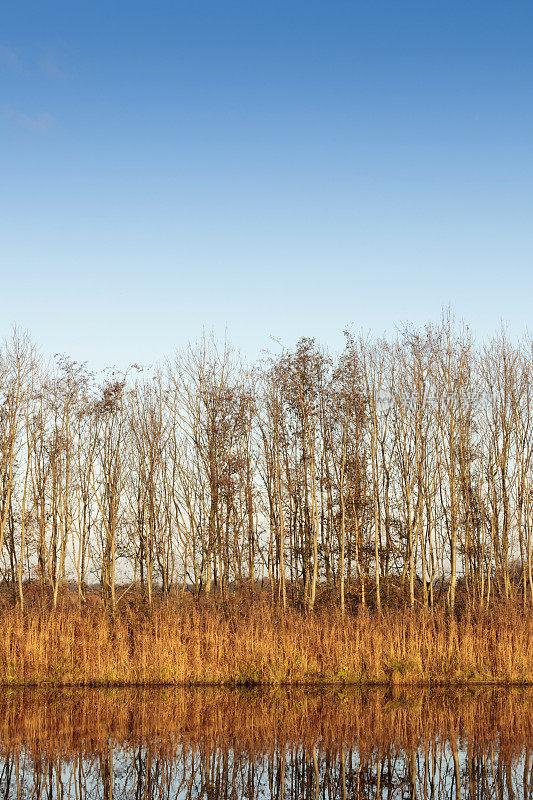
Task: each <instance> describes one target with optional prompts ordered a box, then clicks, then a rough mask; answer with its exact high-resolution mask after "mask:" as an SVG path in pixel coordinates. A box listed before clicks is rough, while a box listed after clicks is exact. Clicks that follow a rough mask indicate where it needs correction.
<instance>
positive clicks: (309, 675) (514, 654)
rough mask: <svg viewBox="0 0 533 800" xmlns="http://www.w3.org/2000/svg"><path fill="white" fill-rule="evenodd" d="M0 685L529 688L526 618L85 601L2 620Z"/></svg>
mask: <svg viewBox="0 0 533 800" xmlns="http://www.w3.org/2000/svg"><path fill="white" fill-rule="evenodd" d="M1 617H2V632H3V636H2V637H1V639H0V682H1V683H3V684H25V685H34V684H35V685H40V684H52V685H65V684H71V685H91V684H105V685H114V684H144V685H156V684H167V685H172V684H228V685H235V684H262V685H276V684H320V683H332V684H365V683H375V684H393V685H394V684H425V685H428V684H450V685H452V684H465V683H487V682H497V683H505V684H525V683H533V617H532V615H531V614H523V613H522V612H521V610H520V609H519V608H514V607H507V608H503V607H502V608H501V609H498V610H495V611H494V612H490V613H480V614H477V615H472V614H465V615H464V616H461V617H459V618H450V617H449V616H446V615H444V614H443V613H440V612H435V613H432V614H429V613H427V614H420V613H418V614H416V615H415V614H412V613H410V612H408V611H388V612H385V613H383V614H381V615H378V614H377V613H374V612H370V611H366V612H359V613H356V614H347V615H346V616H345V617H344V618H343V617H342V616H341V615H340V613H339V612H337V611H335V610H327V609H324V610H318V611H317V612H315V613H313V614H308V613H305V612H301V611H298V610H295V609H289V610H287V612H285V613H283V612H281V611H280V610H279V609H278V608H276V607H273V606H271V605H270V604H269V603H268V602H267V601H265V600H261V599H256V600H255V601H254V603H253V604H244V603H240V604H239V603H238V602H237V601H236V602H234V603H233V604H231V605H230V607H227V606H225V607H224V608H219V607H217V606H216V605H214V604H210V605H203V604H201V603H196V602H194V601H191V602H189V603H185V602H184V603H179V602H177V601H176V602H169V603H168V604H167V603H163V602H161V603H156V604H155V605H154V606H153V608H152V609H151V610H150V612H148V611H146V610H143V608H142V606H140V605H139V604H132V605H125V606H124V607H122V608H120V609H119V610H118V611H117V612H116V614H115V616H114V617H112V616H110V615H109V614H108V613H107V612H105V610H104V609H103V608H101V607H100V606H98V605H96V604H87V605H86V606H85V607H84V608H83V609H82V610H79V609H78V608H76V607H75V606H69V607H66V606H65V607H64V608H63V609H62V610H57V611H56V612H53V611H50V610H49V609H45V608H40V607H39V606H38V605H37V604H35V605H32V606H30V607H28V608H27V609H26V610H25V612H24V613H20V611H18V610H17V609H16V608H9V607H5V608H4V609H3V610H2V612H1Z"/></svg>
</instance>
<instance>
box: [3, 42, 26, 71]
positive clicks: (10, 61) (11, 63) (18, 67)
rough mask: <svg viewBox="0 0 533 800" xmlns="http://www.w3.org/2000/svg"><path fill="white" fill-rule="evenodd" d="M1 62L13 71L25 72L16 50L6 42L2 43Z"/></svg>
mask: <svg viewBox="0 0 533 800" xmlns="http://www.w3.org/2000/svg"><path fill="white" fill-rule="evenodd" d="M0 62H1V63H2V64H3V66H4V67H6V69H8V70H10V71H11V72H25V70H24V68H23V66H22V64H21V63H20V58H19V56H18V53H17V52H16V50H13V49H12V48H11V47H7V45H5V44H0Z"/></svg>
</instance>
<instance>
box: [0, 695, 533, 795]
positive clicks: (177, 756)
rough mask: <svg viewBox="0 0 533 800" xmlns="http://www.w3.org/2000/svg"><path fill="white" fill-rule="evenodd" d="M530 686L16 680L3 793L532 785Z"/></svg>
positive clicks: (510, 789) (487, 790) (443, 789)
mask: <svg viewBox="0 0 533 800" xmlns="http://www.w3.org/2000/svg"><path fill="white" fill-rule="evenodd" d="M532 712H533V691H530V690H521V691H520V690H512V691H503V690H498V691H496V690H494V691H483V692H480V693H478V694H474V693H462V694H461V693H457V692H456V693H449V692H446V693H444V692H440V693H439V692H434V693H429V692H419V693H416V692H408V693H401V694H396V695H394V694H391V693H390V692H386V691H381V690H376V691H373V692H372V691H366V692H352V693H340V694H339V693H335V692H325V693H324V692H311V693H309V692H308V693H304V692H279V693H260V694H248V693H243V692H239V693H237V692H229V691H215V690H209V691H205V690H199V691H192V690H191V691H187V690H181V691H176V692H168V691H167V692H156V691H149V692H146V691H142V692H137V693H136V692H131V691H123V690H121V691H117V692H115V693H103V692H98V691H94V690H92V691H87V692H83V693H76V694H71V693H60V694H57V693H54V694H48V693H38V692H34V693H32V692H28V691H23V692H14V693H12V694H10V695H9V696H4V697H3V698H2V699H1V700H0V715H1V716H0V734H1V754H0V759H1V760H0V793H1V796H2V797H4V798H17V800H18V799H19V798H39V800H40V799H41V798H43V800H44V798H47V800H55V799H56V798H57V799H58V800H59V798H61V800H63V798H76V800H89V798H102V799H103V800H110V799H111V798H128V799H129V798H136V799H137V800H141V799H142V800H156V799H157V800H159V799H161V800H163V798H164V799H165V800H171V799H173V798H176V799H177V798H187V800H188V799H189V798H191V799H192V798H209V800H230V798H231V800H233V799H234V798H235V799H236V798H250V800H251V799H252V798H272V800H287V799H288V798H303V799H304V800H318V799H319V798H323V799H324V800H333V798H339V799H341V798H342V800H345V799H347V798H388V799H389V798H390V799H391V800H392V798H399V799H400V798H401V799H402V800H403V798H419V799H420V800H426V799H427V800H429V799H430V798H469V799H471V800H482V799H483V800H485V798H498V800H500V799H503V798H511V799H513V798H528V797H533V753H532V747H531V745H532V741H533V740H532V737H531V734H532V730H531V726H532V720H533V714H532Z"/></svg>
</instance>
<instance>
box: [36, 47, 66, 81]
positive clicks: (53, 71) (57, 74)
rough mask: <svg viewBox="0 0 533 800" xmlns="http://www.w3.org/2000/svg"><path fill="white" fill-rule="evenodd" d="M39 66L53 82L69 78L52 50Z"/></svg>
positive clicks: (49, 50)
mask: <svg viewBox="0 0 533 800" xmlns="http://www.w3.org/2000/svg"><path fill="white" fill-rule="evenodd" d="M39 66H40V68H41V71H42V72H43V73H44V74H45V75H46V77H47V78H50V80H52V81H65V80H67V78H68V75H67V73H66V72H65V70H63V69H61V67H60V66H59V64H58V63H57V56H56V54H55V52H54V51H53V50H51V49H48V50H47V51H46V53H45V56H44V58H43V59H42V60H41V62H40V65H39Z"/></svg>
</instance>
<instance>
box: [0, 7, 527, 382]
mask: <svg viewBox="0 0 533 800" xmlns="http://www.w3.org/2000/svg"><path fill="white" fill-rule="evenodd" d="M0 22H1V25H0V167H1V175H2V180H1V183H0V186H1V189H0V267H1V273H2V282H1V294H0V315H1V319H2V330H3V333H7V332H8V331H9V328H10V326H11V325H12V324H14V323H16V324H18V325H19V326H21V327H22V328H27V329H29V330H30V331H31V332H32V335H33V337H34V338H35V340H36V341H37V342H38V343H39V344H40V345H41V346H42V348H43V350H44V351H45V352H46V353H54V352H57V351H61V352H68V353H69V354H70V355H72V356H73V357H75V358H78V359H81V360H89V361H90V362H91V363H92V364H94V365H95V366H101V365H103V364H107V363H113V364H118V365H121V366H124V365H126V364H127V363H129V362H131V361H140V362H144V363H148V362H150V361H153V360H154V359H158V358H160V357H163V356H165V355H168V354H171V353H172V351H173V349H174V348H175V347H180V346H182V345H184V344H185V343H186V342H187V341H188V340H190V339H195V338H197V337H198V336H199V335H200V334H201V332H202V329H203V328H205V329H207V330H214V331H215V333H216V334H218V335H223V334H224V331H225V330H227V331H228V334H229V336H230V337H231V338H232V339H233V340H234V341H235V343H236V344H237V345H238V346H239V347H240V348H241V349H242V350H243V351H244V352H245V353H247V354H249V355H251V356H252V357H253V356H255V355H256V354H257V353H259V352H260V350H261V348H264V347H268V346H269V344H270V337H276V338H280V339H282V340H283V341H284V342H285V343H287V344H292V343H293V342H294V341H295V340H296V339H297V338H298V337H299V336H301V335H311V336H313V335H314V336H317V337H318V338H319V339H320V340H321V341H322V342H324V343H325V344H328V345H330V346H331V347H336V346H338V345H339V344H340V343H341V340H342V330H343V329H344V328H345V327H346V326H353V327H354V328H355V329H360V328H362V329H363V330H365V331H367V330H371V331H373V332H375V333H376V334H381V333H382V332H383V331H393V330H394V327H395V325H396V324H398V323H401V322H403V321H407V320H409V321H412V322H414V323H415V324H423V323H424V322H425V321H427V320H436V319H437V318H438V316H439V314H440V310H441V308H442V307H443V306H445V305H447V304H448V303H451V304H452V306H453V308H454V309H455V311H456V314H457V315H458V316H460V317H462V318H464V319H465V320H466V321H467V322H469V323H471V324H472V327H473V329H474V330H475V331H476V332H477V333H478V334H479V335H480V336H481V337H482V336H485V335H487V334H488V333H490V332H492V331H494V330H495V329H496V328H497V327H498V326H499V324H500V320H501V319H503V320H505V321H506V322H507V323H508V324H509V326H510V328H511V330H512V331H513V332H514V333H516V334H520V333H521V332H523V331H525V330H526V328H528V326H529V327H530V328H531V327H532V326H531V322H530V306H531V289H532V288H533V279H532V267H533V236H532V221H533V158H532V156H533V47H532V45H531V43H532V41H533V4H531V2H528V3H515V2H512V0H510V2H508V3H503V2H500V3H492V2H490V0H485V2H468V1H467V0H462V2H455V1H454V2H431V0H426V1H425V2H423V3H422V2H420V3H414V2H409V1H408V0H407V1H406V2H397V0H396V1H395V2H380V0H372V2H370V0H368V2H357V1H356V0H351V2H348V1H347V0H346V2H339V1H338V0H329V2H327V3H326V2H314V0H306V2H299V1H298V2H295V1H293V0H283V2H278V0H263V1H262V2H258V1H257V0H245V2H240V3H234V2H224V0H218V1H217V2H202V0H195V1H194V2H193V0H190V1H189V2H182V1H181V0H173V2H157V0H155V1H154V2H150V3H148V2H133V0H129V1H128V2H118V1H116V0H105V2H104V1H103V0H92V1H91V2H85V1H84V0H68V2H54V0H47V1H46V2H42V0H39V2H27V0H17V2H12V0H4V2H3V3H2V11H1V14H0Z"/></svg>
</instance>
